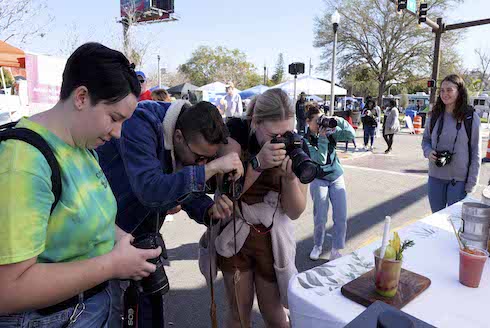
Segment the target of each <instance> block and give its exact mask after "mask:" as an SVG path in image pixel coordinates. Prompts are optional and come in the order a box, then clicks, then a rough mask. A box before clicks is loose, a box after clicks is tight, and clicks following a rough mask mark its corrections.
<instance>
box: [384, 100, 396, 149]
mask: <svg viewBox="0 0 490 328" xmlns="http://www.w3.org/2000/svg"><path fill="white" fill-rule="evenodd" d="M398 116H399V113H398V108H396V102H395V100H393V99H392V100H390V107H389V108H388V109H386V111H385V119H384V125H383V138H384V139H385V141H386V144H387V145H388V148H387V149H386V150H385V154H389V153H390V152H391V150H392V147H393V136H394V135H395V133H397V132H398V131H400V122H399V121H398Z"/></svg>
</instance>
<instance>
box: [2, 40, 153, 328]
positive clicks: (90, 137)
mask: <svg viewBox="0 0 490 328" xmlns="http://www.w3.org/2000/svg"><path fill="white" fill-rule="evenodd" d="M139 94H140V85H139V83H138V79H137V78H136V73H135V72H134V66H132V65H130V64H129V62H128V60H127V59H126V57H124V55H123V54H122V53H120V52H119V51H115V50H112V49H109V48H107V47H105V46H103V45H101V44H98V43H88V44H85V45H83V46H81V47H80V48H78V49H77V50H76V51H75V52H74V53H73V54H72V55H71V56H70V58H68V61H67V63H66V66H65V70H64V72H63V82H62V85H61V93H60V100H59V101H58V103H57V104H56V105H55V106H54V107H53V108H51V109H50V110H47V111H45V112H42V113H39V114H36V115H34V116H31V117H29V118H23V119H21V120H20V121H19V122H18V123H17V124H16V126H15V128H12V130H17V129H20V128H22V129H23V131H26V130H29V131H31V132H34V133H37V135H38V137H39V138H41V139H40V140H44V141H45V142H46V143H47V144H48V145H49V149H51V151H52V153H53V154H54V158H55V160H54V161H55V162H57V163H58V166H59V173H60V175H61V187H62V188H61V190H60V193H58V192H54V187H53V186H54V185H55V183H53V182H52V181H53V180H52V170H51V167H52V165H53V164H52V163H53V162H52V161H51V162H49V163H51V165H50V164H48V161H47V158H48V157H45V156H44V155H43V153H41V151H40V150H39V149H36V148H35V147H33V146H31V145H30V144H28V143H26V142H23V141H20V140H6V141H2V143H1V144H0V218H1V221H2V223H1V228H0V327H14V326H15V327H22V328H27V327H53V328H59V327H104V326H106V325H107V321H108V318H109V313H110V306H111V300H110V292H109V290H108V286H107V281H109V280H111V279H135V280H140V279H142V278H143V277H147V276H148V275H149V274H150V273H151V272H154V271H155V269H156V267H155V265H154V264H152V263H149V262H147V259H150V258H155V257H157V256H158V255H159V254H160V252H161V249H159V248H158V249H151V250H143V249H137V248H135V247H134V246H132V245H131V242H132V240H133V238H132V236H131V235H129V234H127V235H125V236H124V237H122V234H121V230H120V229H119V230H117V229H116V226H115V217H116V211H117V206H116V200H115V198H114V195H113V193H112V190H111V188H110V186H109V185H108V183H107V179H106V177H105V175H104V173H103V172H102V170H101V168H100V166H99V163H98V160H97V155H96V154H95V153H94V152H93V149H95V148H97V147H98V146H100V145H102V144H104V143H105V142H106V141H108V140H110V139H111V138H119V137H120V134H121V127H122V124H123V122H124V121H125V120H126V119H127V118H128V117H130V116H131V115H132V114H133V111H134V110H135V108H136V105H137V99H138V96H139ZM12 130H11V131H12ZM45 149H46V148H45ZM57 185H58V184H57ZM58 186H59V185H58ZM58 190H59V189H58ZM56 195H59V198H56ZM116 240H117V243H116V245H115V246H114V243H115V241H116Z"/></svg>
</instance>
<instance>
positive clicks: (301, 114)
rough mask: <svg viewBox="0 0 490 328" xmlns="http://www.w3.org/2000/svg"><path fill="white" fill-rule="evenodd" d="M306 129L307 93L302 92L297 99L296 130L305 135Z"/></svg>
mask: <svg viewBox="0 0 490 328" xmlns="http://www.w3.org/2000/svg"><path fill="white" fill-rule="evenodd" d="M305 129H306V93H304V92H301V93H300V94H299V99H298V100H297V101H296V130H297V131H298V133H299V134H301V135H304V134H305V132H306V131H305Z"/></svg>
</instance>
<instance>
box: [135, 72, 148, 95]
mask: <svg viewBox="0 0 490 328" xmlns="http://www.w3.org/2000/svg"><path fill="white" fill-rule="evenodd" d="M136 76H137V77H138V81H139V82H140V85H141V93H140V96H139V98H138V101H143V100H152V98H151V91H150V90H148V84H147V82H146V75H145V73H143V72H142V71H137V72H136Z"/></svg>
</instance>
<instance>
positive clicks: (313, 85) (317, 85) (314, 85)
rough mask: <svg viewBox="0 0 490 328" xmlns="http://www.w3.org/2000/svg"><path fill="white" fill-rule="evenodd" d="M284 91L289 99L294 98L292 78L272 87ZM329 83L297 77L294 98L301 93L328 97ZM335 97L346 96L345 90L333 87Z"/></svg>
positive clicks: (305, 76) (303, 76)
mask: <svg viewBox="0 0 490 328" xmlns="http://www.w3.org/2000/svg"><path fill="white" fill-rule="evenodd" d="M272 88H280V89H282V90H284V91H285V92H286V93H287V94H288V95H289V96H290V97H292V98H294V96H295V95H294V78H292V79H290V80H288V81H286V82H283V83H280V84H278V85H275V86H273V87H272ZM330 88H331V84H330V82H327V81H324V80H322V79H318V78H316V77H313V76H310V75H302V76H299V77H298V78H297V80H296V96H297V95H298V94H300V93H301V92H304V93H306V94H307V95H327V96H328V95H330ZM334 92H335V96H345V95H347V90H346V89H344V88H341V87H339V86H337V85H335V91H334Z"/></svg>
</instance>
